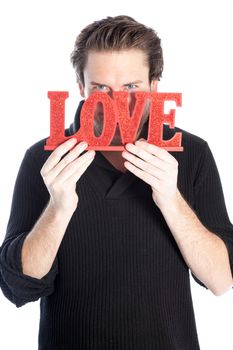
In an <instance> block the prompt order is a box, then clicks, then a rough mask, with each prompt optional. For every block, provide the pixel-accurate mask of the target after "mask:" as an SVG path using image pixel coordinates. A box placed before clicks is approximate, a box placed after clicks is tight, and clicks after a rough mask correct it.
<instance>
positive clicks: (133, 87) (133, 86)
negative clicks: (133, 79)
mask: <svg viewBox="0 0 233 350" xmlns="http://www.w3.org/2000/svg"><path fill="white" fill-rule="evenodd" d="M137 87H138V86H137V85H136V84H133V83H130V84H128V85H126V88H127V89H128V90H132V89H136V88H137Z"/></svg>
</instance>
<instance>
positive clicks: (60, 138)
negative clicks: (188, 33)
mask: <svg viewBox="0 0 233 350" xmlns="http://www.w3.org/2000/svg"><path fill="white" fill-rule="evenodd" d="M68 96H69V93H68V92H67V91H60V92H56V91H49V92H48V98H49V99H50V137H49V138H48V139H47V140H46V145H45V146H44V149H45V150H53V149H55V148H56V147H57V146H58V145H60V144H61V143H63V142H64V141H66V140H68V139H69V138H71V137H76V138H77V141H78V142H80V141H86V142H87V143H88V148H87V149H95V150H109V151H110V150H111V151H113V150H115V151H122V150H123V149H124V145H125V144H126V143H129V142H131V143H133V142H134V141H135V139H136V136H137V131H138V128H139V125H140V121H141V118H142V115H143V110H144V107H145V103H146V101H147V100H149V101H150V115H149V123H148V125H149V129H148V138H147V141H148V142H149V143H151V144H155V145H157V146H159V147H162V148H165V149H166V150H168V151H183V147H181V140H182V134H181V132H177V133H175V135H174V136H173V137H172V138H171V139H170V140H163V124H165V123H166V124H169V126H170V128H174V127H175V110H170V113H169V114H164V102H165V101H175V102H176V105H177V106H179V107H180V106H181V94H180V93H157V92H143V91H139V92H136V93H135V99H136V101H135V106H134V110H133V113H132V115H131V116H130V111H129V102H128V97H129V94H128V92H123V91H119V92H113V98H111V97H110V96H109V95H108V94H106V93H103V92H95V93H93V94H91V95H90V96H89V97H88V98H87V99H86V101H85V102H84V104H83V106H82V109H81V115H80V129H79V130H78V131H77V132H76V134H74V135H72V136H69V137H66V136H65V135H64V125H65V100H66V99H67V97H68ZM98 103H101V104H102V106H103V129H102V133H101V135H100V136H95V134H94V116H95V111H96V107H97V104H98ZM117 123H118V125H119V129H120V133H121V139H122V146H110V143H111V141H112V139H113V136H114V134H115V130H116V126H117Z"/></svg>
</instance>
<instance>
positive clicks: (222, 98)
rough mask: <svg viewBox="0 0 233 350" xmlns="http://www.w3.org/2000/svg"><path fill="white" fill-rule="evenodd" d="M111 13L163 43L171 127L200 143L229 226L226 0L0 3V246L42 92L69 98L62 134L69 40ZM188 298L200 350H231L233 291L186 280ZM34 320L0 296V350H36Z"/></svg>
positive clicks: (42, 130)
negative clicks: (173, 95) (171, 96)
mask: <svg viewBox="0 0 233 350" xmlns="http://www.w3.org/2000/svg"><path fill="white" fill-rule="evenodd" d="M120 14H127V15H130V16H132V17H135V19H137V20H138V21H141V22H143V23H144V24H146V25H148V26H152V27H153V28H154V29H156V30H157V31H158V34H159V36H160V37H161V38H162V43H163V50H164V56H165V68H164V74H163V79H162V81H161V83H160V86H159V91H167V92H168V91H174V92H182V94H183V106H182V108H180V109H179V110H178V111H177V115H176V125H177V126H179V127H181V128H183V129H186V130H188V131H190V132H192V133H194V134H196V135H198V136H200V137H202V138H204V139H205V140H207V141H208V143H209V145H210V147H211V149H212V152H213V154H214V157H215V159H216V162H217V165H218V168H219V172H220V176H221V179H222V185H223V189H224V193H225V200H226V204H227V207H228V213H229V216H230V218H231V219H232V218H233V207H232V198H233V186H232V175H233V169H232V152H231V150H232V139H231V137H232V126H233V120H232V118H233V116H232V104H231V94H232V75H233V74H232V73H233V68H232V62H233V54H232V33H233V21H232V10H231V1H230V0H229V1H226V0H222V1H195V2H191V1H179V0H175V1H165V0H160V1H156V0H154V1H153V2H152V1H151V2H150V1H146V0H144V1H141V2H138V3H137V4H136V2H126V1H125V0H124V1H121V0H117V1H115V2H113V1H95V2H88V1H85V2H83V3H82V2H80V1H64V0H63V1H59V0H57V1H32V0H31V1H29V0H28V1H26V0H21V1H16V0H15V1H7V2H6V1H5V2H3V1H2V2H1V5H0V52H1V54H0V59H1V64H0V88H1V91H0V93H1V109H0V110H1V117H0V123H1V138H0V149H1V181H0V186H1V187H0V193H1V222H0V226H1V230H0V243H1V242H2V240H3V238H4V235H5V228H6V224H7V220H8V215H9V210H10V203H11V196H12V191H13V185H14V181H15V177H16V174H17V171H18V167H19V165H20V162H21V160H22V157H23V155H24V152H25V150H26V148H28V147H29V146H30V145H32V144H33V143H35V142H36V141H38V140H39V139H41V138H44V137H47V136H48V135H49V100H48V99H47V91H48V90H65V91H69V93H70V97H69V99H68V100H67V102H66V126H68V125H69V124H70V123H71V122H72V119H73V116H74V113H75V110H76V107H77V104H78V102H79V100H80V99H81V98H80V96H79V94H78V89H77V85H76V82H75V74H74V71H73V69H72V67H71V64H70V62H69V55H70V53H71V51H72V49H73V45H74V41H75V38H76V35H78V33H79V32H80V30H81V29H82V28H83V27H84V26H86V25H87V24H89V23H90V22H92V21H94V20H98V19H101V18H103V17H106V16H114V15H120ZM192 294H193V301H194V308H195V314H196V323H197V329H198V334H199V340H200V345H201V349H202V350H219V349H221V350H230V349H231V350H232V349H233V340H232V336H231V334H232V307H233V291H230V292H228V293H227V294H225V295H224V296H222V297H215V296H213V295H212V294H211V292H209V291H206V290H205V289H204V288H202V287H200V286H199V285H198V284H197V283H196V282H194V281H193V280H192ZM38 318H39V302H36V303H30V304H28V305H26V306H24V307H22V308H20V309H17V308H16V307H15V306H14V305H13V304H11V303H10V302H8V301H7V300H6V299H5V298H4V297H3V295H2V293H1V292H0V348H1V349H2V350H11V349H12V350H13V349H16V348H17V349H18V350H35V349H37V334H38V324H39V322H38ZM161 350H162V349H161ZM164 350H165V349H164ZM187 350H188V349H187Z"/></svg>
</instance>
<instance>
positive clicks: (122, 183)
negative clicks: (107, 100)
mask: <svg viewBox="0 0 233 350" xmlns="http://www.w3.org/2000/svg"><path fill="white" fill-rule="evenodd" d="M84 102H85V100H82V101H81V102H80V103H79V106H78V108H77V111H76V114H75V118H74V122H73V123H72V124H71V125H70V127H69V129H68V130H67V133H68V135H73V134H75V133H76V132H77V131H78V129H79V128H80V113H81V108H82V106H83V103H84ZM147 124H148V123H146V125H145V127H143V129H142V132H141V135H140V137H144V138H146V137H147V135H146V134H147V129H148V125H147ZM110 172H114V176H115V180H114V181H113V180H112V178H113V176H112V175H113V174H111V173H110ZM85 174H86V176H87V177H88V178H89V179H90V183H92V184H93V189H94V190H95V191H96V192H97V193H98V194H99V195H101V196H102V197H104V198H105V199H118V198H122V197H137V196H138V195H139V193H138V192H137V191H136V184H135V182H136V181H137V182H139V184H140V183H141V185H143V181H142V180H140V179H138V178H137V177H136V176H135V175H134V174H132V173H131V172H130V171H129V170H126V172H122V171H120V170H118V169H116V168H115V167H114V166H113V165H112V164H111V163H110V162H109V161H108V159H107V158H105V157H104V155H103V154H102V153H101V152H100V151H96V155H95V158H94V160H93V162H92V163H91V165H90V166H89V167H88V169H87V170H86V172H85ZM133 184H135V186H133ZM137 185H138V184H137ZM132 187H134V189H133V188H132ZM139 187H141V189H142V186H139ZM144 190H145V189H144ZM139 192H140V195H142V193H143V189H142V191H139Z"/></svg>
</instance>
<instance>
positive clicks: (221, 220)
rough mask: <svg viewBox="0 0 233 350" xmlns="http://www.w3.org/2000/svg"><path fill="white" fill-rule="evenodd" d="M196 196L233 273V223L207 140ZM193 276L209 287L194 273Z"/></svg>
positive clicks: (202, 216) (196, 208)
mask: <svg viewBox="0 0 233 350" xmlns="http://www.w3.org/2000/svg"><path fill="white" fill-rule="evenodd" d="M194 198H195V201H194V211H195V213H196V214H197V216H198V218H199V219H200V221H201V222H202V224H203V225H204V226H205V227H206V228H207V229H208V230H209V231H211V232H213V233H214V234H216V235H217V236H218V237H220V238H221V239H222V240H223V242H224V243H225V245H226V248H227V251H228V255H229V262H230V267H231V273H232V275H233V225H232V223H231V222H230V219H229V217H228V213H227V209H226V205H225V199H224V194H223V189H222V185H221V180H220V176H219V172H218V169H217V166H216V163H215V160H214V157H213V154H212V152H211V150H210V148H209V146H208V144H207V143H206V142H205V147H204V151H203V153H202V156H201V159H200V163H199V168H198V171H197V175H196V179H195V182H194ZM192 276H193V278H194V279H195V280H196V282H198V283H199V284H200V285H202V286H204V287H205V288H207V287H206V286H205V285H204V284H203V283H202V282H201V281H199V280H198V279H197V278H196V276H194V274H193V273H192Z"/></svg>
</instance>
